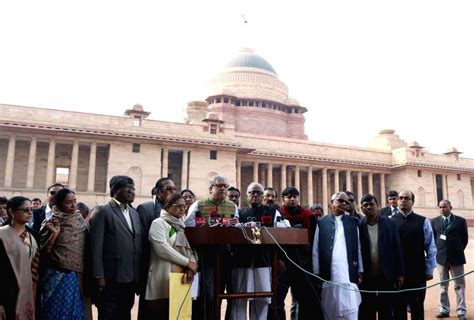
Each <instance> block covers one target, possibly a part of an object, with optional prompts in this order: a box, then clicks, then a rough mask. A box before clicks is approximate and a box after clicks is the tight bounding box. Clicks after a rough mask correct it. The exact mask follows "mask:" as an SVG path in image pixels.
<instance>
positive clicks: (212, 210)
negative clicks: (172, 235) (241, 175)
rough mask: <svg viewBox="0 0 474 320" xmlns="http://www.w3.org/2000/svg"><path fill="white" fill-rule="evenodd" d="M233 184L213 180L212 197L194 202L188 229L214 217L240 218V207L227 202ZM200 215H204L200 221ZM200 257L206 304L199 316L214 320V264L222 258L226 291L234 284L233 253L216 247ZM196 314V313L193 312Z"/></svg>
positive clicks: (223, 285)
mask: <svg viewBox="0 0 474 320" xmlns="http://www.w3.org/2000/svg"><path fill="white" fill-rule="evenodd" d="M228 188H229V181H228V180H227V178H226V177H224V176H220V175H215V176H213V177H211V178H210V179H209V197H207V198H205V199H201V200H198V201H196V202H194V203H193V204H192V205H191V207H189V210H188V216H187V218H186V221H185V223H184V224H185V225H186V227H195V226H196V222H197V221H201V220H202V218H205V219H206V221H209V220H210V218H211V216H212V217H220V218H223V219H224V218H225V219H230V218H232V216H234V217H238V216H239V212H238V209H237V206H236V205H235V204H234V203H233V202H232V201H230V200H228V199H227V189H228ZM196 212H200V213H199V214H198V217H197V218H196ZM198 253H199V269H200V271H201V277H202V279H203V280H202V283H203V285H202V286H201V293H200V294H199V296H200V298H199V299H200V300H201V301H202V303H203V305H202V307H203V310H202V311H201V310H199V314H202V315H203V319H214V318H215V316H214V261H215V257H216V255H221V257H222V263H223V266H222V271H223V272H222V273H223V274H222V278H223V281H221V283H222V288H221V291H222V292H223V291H224V287H225V286H226V285H228V283H229V281H230V271H231V268H230V267H229V266H228V264H229V262H230V251H229V249H228V247H226V246H216V247H215V248H208V249H200V250H198ZM193 313H194V312H193Z"/></svg>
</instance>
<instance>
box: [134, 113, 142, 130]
mask: <svg viewBox="0 0 474 320" xmlns="http://www.w3.org/2000/svg"><path fill="white" fill-rule="evenodd" d="M141 125H142V118H141V117H139V116H134V117H133V126H134V127H141Z"/></svg>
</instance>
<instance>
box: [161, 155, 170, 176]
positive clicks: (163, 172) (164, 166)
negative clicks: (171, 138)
mask: <svg viewBox="0 0 474 320" xmlns="http://www.w3.org/2000/svg"><path fill="white" fill-rule="evenodd" d="M161 150H162V151H161V152H162V153H161V154H162V155H163V162H162V164H161V177H162V178H164V177H167V176H168V149H166V148H163V149H161Z"/></svg>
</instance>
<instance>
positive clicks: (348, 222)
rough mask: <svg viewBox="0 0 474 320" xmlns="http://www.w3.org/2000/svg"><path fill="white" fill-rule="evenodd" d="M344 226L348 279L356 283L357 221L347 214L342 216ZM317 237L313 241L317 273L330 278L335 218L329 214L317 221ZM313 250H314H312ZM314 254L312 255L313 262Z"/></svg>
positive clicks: (357, 268) (357, 271) (357, 262)
mask: <svg viewBox="0 0 474 320" xmlns="http://www.w3.org/2000/svg"><path fill="white" fill-rule="evenodd" d="M342 224H343V226H344V236H345V239H346V248H347V263H348V265H349V279H350V281H351V282H353V283H358V273H359V255H358V252H359V237H358V221H357V219H355V218H353V217H351V216H349V215H343V216H342ZM317 232H319V234H318V239H317V242H316V239H315V241H314V246H315V247H316V246H317V247H318V260H319V274H320V276H321V277H322V278H323V279H325V280H331V261H332V251H333V246H334V236H335V232H336V218H335V216H334V215H333V214H329V215H327V216H325V217H324V218H322V219H320V220H319V221H318V226H317ZM313 252H314V250H313ZM314 258H315V256H314V255H313V263H314Z"/></svg>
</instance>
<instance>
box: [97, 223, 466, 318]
mask: <svg viewBox="0 0 474 320" xmlns="http://www.w3.org/2000/svg"><path fill="white" fill-rule="evenodd" d="M465 253H466V260H467V264H466V265H465V266H464V268H465V269H464V270H465V272H468V271H471V270H474V228H472V227H471V228H469V244H468V246H467V248H466V252H465ZM438 281H439V275H438V274H437V270H436V269H435V274H434V279H433V280H431V281H430V282H428V285H431V284H434V283H436V282H438ZM449 300H450V302H451V308H452V310H451V318H450V319H457V318H456V310H455V308H456V295H455V294H454V289H453V284H452V283H450V286H449ZM438 301H439V286H436V287H433V288H430V289H428V290H427V292H426V299H425V318H426V319H436V318H435V315H436V314H437V313H438V311H439V310H438V308H439V307H438ZM466 303H467V311H468V319H472V320H474V273H471V274H470V275H468V276H467V277H466ZM285 305H286V306H290V305H291V298H290V295H288V297H287V298H286V301H285ZM453 306H454V309H453ZM137 310H138V298H137V299H136V302H135V306H134V308H133V309H132V319H136V315H137ZM289 311H290V310H289V307H287V319H290V315H289ZM224 312H225V302H224V303H223V307H222V315H223V314H224ZM93 313H94V319H97V313H96V309H95V307H93ZM222 319H224V318H223V317H222ZM448 319H449V318H448Z"/></svg>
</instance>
